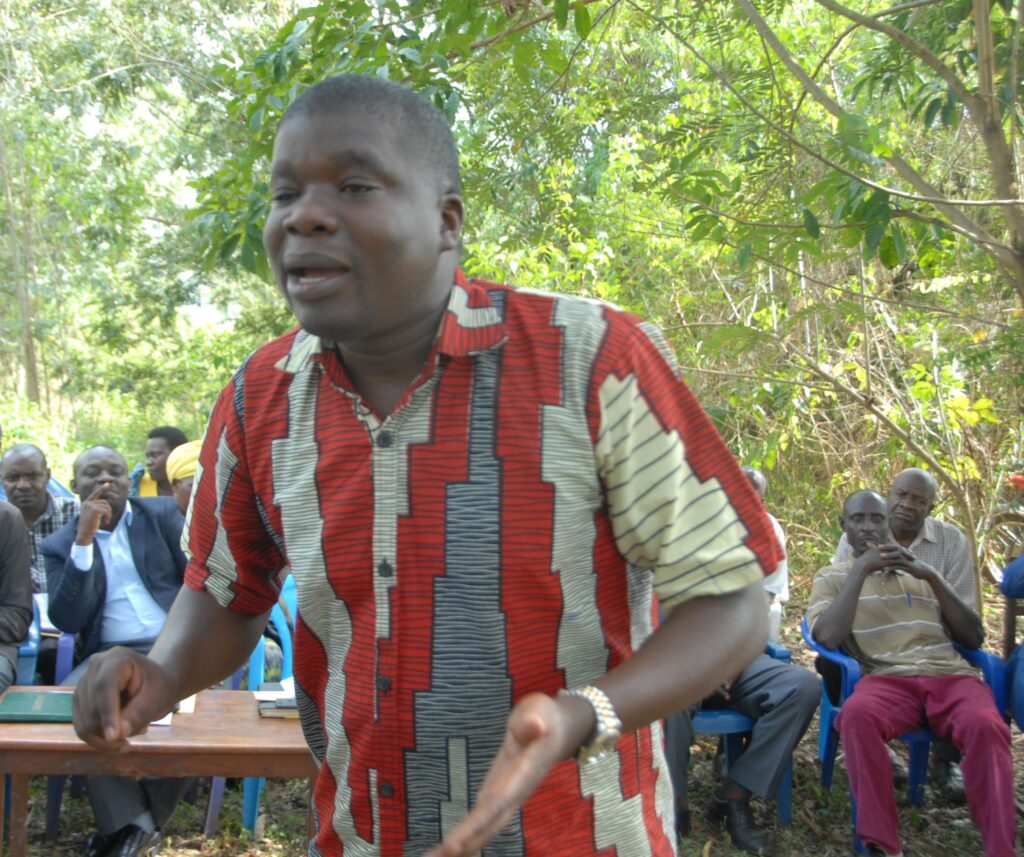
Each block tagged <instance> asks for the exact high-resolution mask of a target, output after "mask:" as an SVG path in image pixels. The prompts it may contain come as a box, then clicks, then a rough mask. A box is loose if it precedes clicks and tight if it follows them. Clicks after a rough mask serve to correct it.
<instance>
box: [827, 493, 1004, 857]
mask: <svg viewBox="0 0 1024 857" xmlns="http://www.w3.org/2000/svg"><path fill="white" fill-rule="evenodd" d="M887 519H888V510H887V509H886V503H885V501H884V500H883V499H882V497H881V496H879V495H878V494H876V493H874V492H873V491H858V492H857V493H856V494H853V495H852V496H850V497H849V498H848V499H847V501H846V503H845V504H844V506H843V515H842V517H841V518H840V523H841V524H842V527H843V530H844V532H845V535H846V538H847V541H848V543H849V545H850V547H851V549H852V552H853V559H852V560H850V561H847V562H844V563H839V564H835V565H830V566H827V567H826V568H823V569H822V570H821V571H819V572H818V574H817V576H816V577H815V579H814V583H813V585H812V588H811V600H810V606H809V608H808V611H807V621H808V624H809V625H810V627H811V630H812V633H813V634H814V638H815V639H816V640H817V641H818V642H820V643H821V644H822V645H824V646H828V647H829V648H839V646H844V647H845V649H846V651H847V653H848V654H850V655H851V656H853V657H855V658H856V659H857V660H858V661H859V662H860V664H861V666H862V669H863V672H864V676H863V677H862V678H861V680H860V681H859V682H858V683H857V688H856V691H855V692H854V694H853V695H852V696H851V697H850V698H849V699H848V700H847V701H846V703H845V704H844V705H843V710H842V712H841V714H840V715H839V719H838V721H837V724H836V725H837V727H838V729H839V734H840V736H841V737H842V741H843V751H844V753H845V755H846V766H847V769H848V771H849V776H850V789H851V790H852V792H853V795H854V798H855V799H856V801H857V834H858V835H859V836H860V838H861V839H862V840H863V841H864V843H865V844H866V845H868V847H869V849H870V851H869V853H871V854H879V855H881V854H886V855H899V854H901V853H902V852H901V851H900V841H899V831H898V826H899V818H898V816H897V813H896V799H895V795H894V794H893V789H892V784H891V777H892V763H891V762H890V760H889V754H888V752H887V750H886V742H887V741H889V740H891V739H892V738H895V737H896V736H897V735H900V734H902V733H904V732H906V731H908V730H910V729H913V728H914V727H916V726H917V725H919V723H920V722H921V719H922V717H924V718H926V719H927V722H928V725H929V727H930V728H931V729H932V730H933V731H934V732H935V733H936V734H937V735H939V736H940V737H941V738H944V739H947V740H950V741H952V743H953V744H954V745H955V746H956V747H957V748H958V749H960V751H961V752H962V753H963V754H964V762H963V772H964V781H965V784H966V790H967V799H968V804H969V805H970V808H971V813H972V814H973V816H974V819H975V822H976V823H977V825H978V827H979V828H980V830H981V835H982V840H983V841H984V843H985V854H986V855H987V857H1012V855H1014V854H1015V853H1016V852H1015V851H1014V847H1013V836H1014V806H1013V760H1012V757H1011V755H1010V733H1009V729H1008V728H1007V725H1006V723H1005V722H1004V721H1003V718H1002V715H1001V714H1000V712H999V711H998V710H997V709H996V706H995V701H994V699H993V697H992V693H991V691H990V690H989V688H988V686H987V685H985V683H984V682H982V681H981V680H980V679H979V678H977V676H976V675H975V674H974V671H973V669H972V668H971V666H970V665H969V664H968V663H967V662H966V661H965V660H964V659H963V658H961V657H960V655H959V654H958V653H957V651H956V649H955V648H954V647H953V643H954V642H956V643H959V644H961V645H963V646H968V647H971V648H977V647H978V646H980V645H981V643H982V641H983V639H984V629H983V626H982V623H981V619H980V617H979V616H978V614H977V613H975V612H974V611H973V610H972V609H971V608H970V607H968V606H967V605H966V604H965V603H964V602H963V601H961V600H960V598H959V597H957V595H956V593H955V592H954V591H953V588H952V587H951V586H950V584H949V582H948V581H947V580H946V579H945V578H944V577H943V576H942V575H941V574H939V573H938V572H937V571H936V570H935V568H933V567H932V566H931V565H929V564H927V563H926V562H924V561H923V560H921V559H920V558H919V557H918V556H916V555H915V554H914V553H912V552H911V551H910V550H909V549H908V548H906V547H903V546H902V545H900V544H884V543H882V542H883V540H884V538H885V535H886V523H887Z"/></svg>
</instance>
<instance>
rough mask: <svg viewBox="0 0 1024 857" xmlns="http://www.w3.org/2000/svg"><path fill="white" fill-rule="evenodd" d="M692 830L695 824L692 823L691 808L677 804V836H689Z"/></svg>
mask: <svg viewBox="0 0 1024 857" xmlns="http://www.w3.org/2000/svg"><path fill="white" fill-rule="evenodd" d="M691 830H693V825H692V824H691V823H690V808H689V807H684V806H676V836H689V835H690V831H691Z"/></svg>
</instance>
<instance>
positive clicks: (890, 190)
mask: <svg viewBox="0 0 1024 857" xmlns="http://www.w3.org/2000/svg"><path fill="white" fill-rule="evenodd" d="M626 2H627V3H629V5H630V6H632V7H633V8H634V9H636V10H637V11H638V12H639V13H640V14H641V15H645V16H647V17H648V18H650V19H651V20H653V21H655V22H657V23H658V24H659V25H660V26H661V27H663V28H664V29H665V30H666V31H667V32H668V33H670V34H671V35H672V37H673V38H675V39H676V40H677V41H678V42H679V43H680V44H681V45H683V47H685V48H686V49H687V50H688V51H690V53H692V54H693V55H694V56H695V57H696V58H697V59H698V60H700V62H701V63H703V64H704V65H705V66H707V68H708V69H709V70H710V71H711V72H712V73H713V74H714V75H715V76H716V77H717V78H718V79H719V82H720V83H721V84H722V85H723V86H724V87H725V88H726V89H727V90H728V91H729V92H730V93H731V94H732V95H733V96H734V97H735V98H736V100H737V101H739V102H740V103H741V104H742V105H743V106H744V107H746V108H747V110H749V111H750V112H751V113H753V114H754V116H756V117H757V118H758V119H760V120H761V121H762V122H764V123H765V124H766V125H767V126H768V127H769V128H771V129H773V130H774V131H776V132H777V133H778V134H780V135H781V136H782V137H783V138H785V139H786V140H787V141H788V142H789V143H791V144H792V145H794V146H796V147H797V148H798V149H800V150H801V151H803V152H805V153H806V154H808V155H809V156H810V157H811V158H813V159H814V160H816V161H818V162H820V163H822V164H824V165H825V166H826V167H828V168H829V169H831V170H835V171H836V172H838V173H841V174H842V175H844V176H847V177H848V178H851V179H854V180H855V181H858V182H860V183H861V184H863V185H865V186H866V187H869V188H872V189H873V190H878V191H881V192H883V193H887V194H889V195H890V196H895V197H898V198H900V199H909V200H913V201H914V202H925V203H929V204H933V205H939V204H942V205H965V206H986V207H987V206H993V205H1020V206H1024V199H950V198H948V197H944V196H922V195H918V194H912V193H907V192H906V191H902V190H899V189H898V188H894V187H888V186H886V185H883V184H879V183H878V182H874V181H872V180H871V179H869V178H866V177H864V176H862V175H858V174H857V173H855V172H853V171H852V170H849V169H847V168H846V167H844V166H842V165H841V164H838V163H836V162H835V161H832V160H830V159H829V158H826V157H825V156H824V155H822V154H821V153H820V152H818V151H816V150H815V149H813V148H811V147H810V146H809V145H807V144H806V143H804V142H802V141H801V140H800V139H798V138H797V137H795V136H794V135H793V134H791V133H790V132H788V131H787V130H786V129H785V128H784V127H782V126H781V125H779V124H778V123H777V122H776V121H775V120H773V119H771V118H770V117H769V116H767V115H765V113H764V112H763V111H761V110H759V109H758V108H757V107H755V106H754V104H753V103H752V102H750V101H749V100H748V99H747V98H746V97H745V96H744V95H743V94H742V93H741V92H740V91H739V90H738V89H737V88H736V87H735V86H733V84H732V82H731V81H730V80H729V78H728V77H727V76H726V74H725V73H724V72H723V71H722V70H721V69H719V68H718V67H717V66H715V65H714V64H713V63H711V61H710V60H708V59H707V58H706V57H705V56H704V55H703V54H702V53H701V52H700V51H699V50H698V49H697V48H696V47H694V45H693V43H692V42H690V41H689V40H688V39H687V38H686V37H685V36H683V35H682V33H680V32H679V31H678V30H677V29H676V28H674V27H673V26H672V25H671V24H669V22H668V21H667V20H666V19H665V18H663V17H662V16H661V15H658V14H657V13H655V12H652V11H651V10H649V9H644V8H642V7H641V6H639V5H638V4H637V2H636V0H626ZM816 88H818V89H819V91H820V87H816ZM822 95H824V97H825V98H826V99H828V100H829V101H831V102H832V103H835V102H834V100H833V99H832V98H831V96H829V95H827V94H825V93H824V92H823V93H822ZM979 228H980V227H979Z"/></svg>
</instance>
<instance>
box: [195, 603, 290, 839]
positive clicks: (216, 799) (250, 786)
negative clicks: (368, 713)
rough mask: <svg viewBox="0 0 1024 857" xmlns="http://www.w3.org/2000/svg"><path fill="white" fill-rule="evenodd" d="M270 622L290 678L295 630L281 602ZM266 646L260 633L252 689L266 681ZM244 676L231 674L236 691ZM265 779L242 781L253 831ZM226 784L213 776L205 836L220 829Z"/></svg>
mask: <svg viewBox="0 0 1024 857" xmlns="http://www.w3.org/2000/svg"><path fill="white" fill-rule="evenodd" d="M269 621H270V622H271V623H273V625H274V628H275V629H276V630H277V633H278V636H279V637H280V639H281V678H289V677H291V675H292V633H291V629H290V628H289V626H288V620H287V618H286V617H285V614H284V611H283V610H282V609H281V606H280V605H279V604H275V605H274V608H273V609H272V610H271V611H270V619H269ZM265 648H266V640H265V638H264V637H263V636H261V637H260V639H259V642H258V643H256V647H255V648H254V649H253V650H252V654H251V655H250V656H249V665H248V687H249V689H250V690H256V689H257V688H258V687H259V686H260V684H261V683H262V682H263V675H264V668H265V666H266V663H265V652H264V650H265ZM241 676H242V670H239V671H238V672H236V673H235V675H234V676H233V677H232V680H231V686H232V688H233V689H234V690H238V689H239V687H240V685H241ZM263 782H264V778H263V777H246V778H245V780H243V782H242V826H243V827H245V829H246V830H248V831H249V832H250V833H254V832H255V831H256V818H257V816H258V815H259V808H260V794H261V793H262V791H263ZM224 785H225V780H224V777H214V778H213V782H212V783H211V785H210V805H209V807H208V808H207V810H206V823H205V824H204V825H203V836H205V837H210V836H213V834H214V832H216V830H217V818H218V817H219V815H220V806H221V803H222V802H223V799H224Z"/></svg>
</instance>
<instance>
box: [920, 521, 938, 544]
mask: <svg viewBox="0 0 1024 857" xmlns="http://www.w3.org/2000/svg"><path fill="white" fill-rule="evenodd" d="M935 530H936V521H935V518H931V517H929V518H925V519H924V524H923V525H922V527H921V529H920V531H919V532H918V534H917V536H916V537H915V538H914V541H915V542H917V541H922V542H937V541H938V538H937V534H936V532H935Z"/></svg>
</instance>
